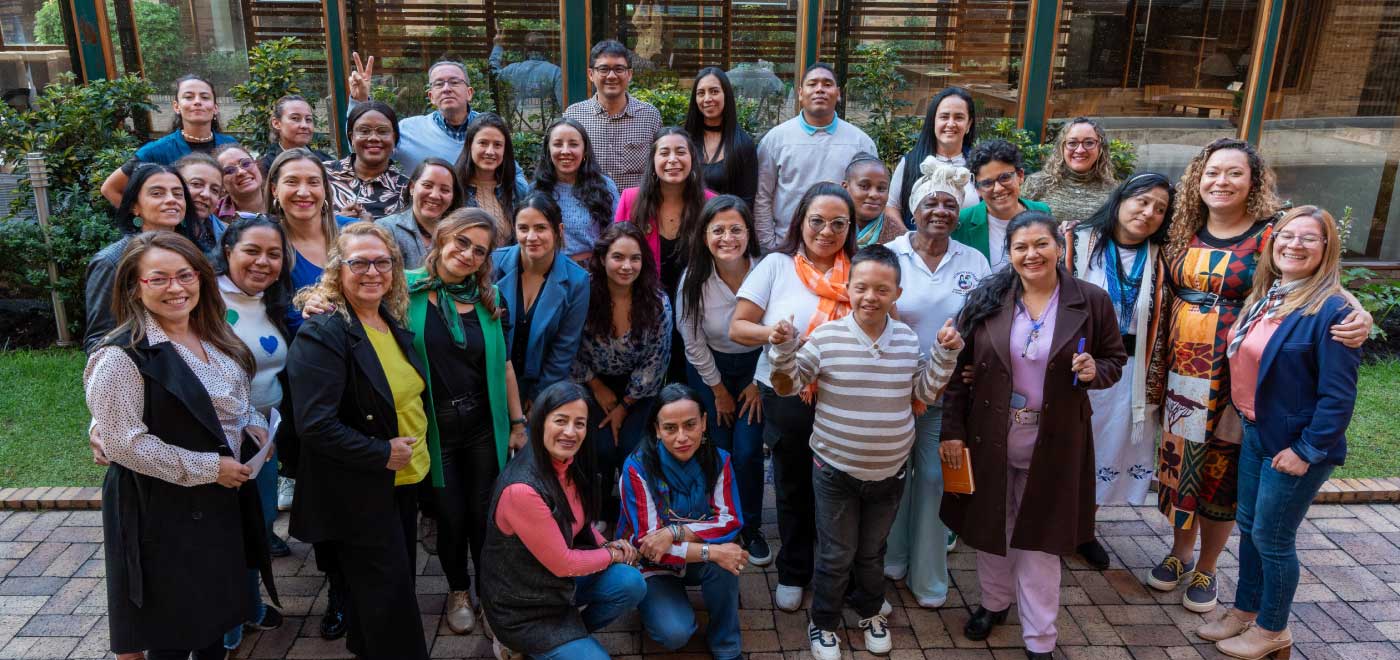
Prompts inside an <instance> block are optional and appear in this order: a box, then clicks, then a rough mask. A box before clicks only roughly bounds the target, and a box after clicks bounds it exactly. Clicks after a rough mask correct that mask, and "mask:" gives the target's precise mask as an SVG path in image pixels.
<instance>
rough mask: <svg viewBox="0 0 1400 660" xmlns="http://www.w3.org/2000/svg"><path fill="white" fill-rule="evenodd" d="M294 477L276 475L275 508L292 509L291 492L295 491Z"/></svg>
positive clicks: (281, 509)
mask: <svg viewBox="0 0 1400 660" xmlns="http://www.w3.org/2000/svg"><path fill="white" fill-rule="evenodd" d="M296 488H297V482H296V479H288V478H286V477H277V510H278V511H291V510H292V494H293V493H295V492H296Z"/></svg>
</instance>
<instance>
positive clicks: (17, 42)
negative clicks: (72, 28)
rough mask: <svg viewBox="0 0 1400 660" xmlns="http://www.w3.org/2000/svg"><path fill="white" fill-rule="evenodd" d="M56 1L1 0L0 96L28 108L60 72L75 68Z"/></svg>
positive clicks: (13, 103) (13, 104) (16, 106)
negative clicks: (70, 59)
mask: <svg viewBox="0 0 1400 660" xmlns="http://www.w3.org/2000/svg"><path fill="white" fill-rule="evenodd" d="M72 70H73V65H72V63H71V62H70V61H69V55H68V46H67V44H66V40H65V39H64V36H63V22H62V18H61V17H60V15H59V5H58V2H57V1H56V0H48V2H45V1H44V0H7V1H6V2H3V3H0V95H3V100H4V102H5V103H8V104H10V105H11V106H13V107H15V108H20V109H27V108H28V107H29V104H30V103H31V101H32V100H33V99H34V98H35V97H36V96H38V93H39V92H40V91H41V90H43V89H44V87H45V86H46V85H48V84H49V83H50V82H52V81H54V80H55V79H57V78H58V75H59V74H60V73H63V72H65V71H72Z"/></svg>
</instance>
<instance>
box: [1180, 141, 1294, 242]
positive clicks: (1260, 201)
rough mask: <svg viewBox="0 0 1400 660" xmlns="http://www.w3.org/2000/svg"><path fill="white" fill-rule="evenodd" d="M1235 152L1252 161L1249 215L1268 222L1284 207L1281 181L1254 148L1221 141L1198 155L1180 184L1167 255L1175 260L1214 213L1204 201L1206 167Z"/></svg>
mask: <svg viewBox="0 0 1400 660" xmlns="http://www.w3.org/2000/svg"><path fill="white" fill-rule="evenodd" d="M1229 149H1233V150H1235V151H1239V152H1242V153H1244V155H1245V158H1247V159H1248V160H1249V197H1248V198H1246V200H1245V202H1246V207H1245V213H1246V214H1248V215H1249V217H1251V218H1254V219H1256V220H1259V219H1263V218H1267V217H1269V216H1271V215H1273V214H1275V213H1277V212H1278V210H1279V209H1280V208H1281V207H1282V206H1283V202H1281V201H1279V198H1278V180H1277V179H1276V178H1275V177H1274V171H1273V169H1271V168H1270V167H1269V166H1268V165H1267V164H1266V163H1265V162H1264V157H1263V156H1260V155H1259V151H1258V150H1257V149H1255V148H1254V145H1252V144H1250V143H1248V142H1245V141H1244V140H1236V139H1234V138H1220V139H1218V140H1216V141H1214V142H1212V143H1210V144H1208V145H1206V147H1205V148H1204V149H1202V150H1201V153H1198V154H1196V157H1195V158H1192V159H1191V162H1190V163H1188V164H1187V165H1186V172H1185V173H1183V174H1182V175H1181V181H1180V182H1178V183H1177V184H1176V212H1175V213H1174V214H1173V217H1172V224H1171V229H1170V230H1168V232H1167V245H1166V252H1167V257H1168V258H1173V257H1175V256H1176V255H1179V254H1181V253H1183V252H1185V251H1186V248H1187V246H1189V245H1191V238H1192V237H1193V236H1195V235H1196V232H1198V231H1200V230H1201V227H1204V226H1205V225H1206V218H1208V217H1209V216H1210V212H1209V210H1208V209H1206V203H1205V201H1204V200H1202V199H1201V175H1202V173H1204V172H1205V169H1206V163H1207V162H1208V161H1210V157H1211V156H1213V155H1215V153H1216V152H1217V151H1226V150H1229Z"/></svg>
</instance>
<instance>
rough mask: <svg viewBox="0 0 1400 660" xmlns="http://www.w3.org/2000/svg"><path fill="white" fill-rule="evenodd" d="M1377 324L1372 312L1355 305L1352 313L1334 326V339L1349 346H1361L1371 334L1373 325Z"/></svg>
mask: <svg viewBox="0 0 1400 660" xmlns="http://www.w3.org/2000/svg"><path fill="white" fill-rule="evenodd" d="M1375 324H1376V323H1375V319H1374V318H1372V317H1371V313H1370V312H1368V311H1366V310H1365V309H1362V308H1361V307H1360V306H1357V305H1353V306H1352V310H1351V313H1349V314H1347V316H1346V318H1344V319H1342V322H1341V323H1339V324H1337V325H1334V326H1332V339H1333V340H1334V341H1337V342H1341V344H1342V345H1343V346H1346V347H1347V348H1361V345H1362V344H1364V343H1366V338H1367V337H1370V336H1371V327H1372V326H1374V325H1375Z"/></svg>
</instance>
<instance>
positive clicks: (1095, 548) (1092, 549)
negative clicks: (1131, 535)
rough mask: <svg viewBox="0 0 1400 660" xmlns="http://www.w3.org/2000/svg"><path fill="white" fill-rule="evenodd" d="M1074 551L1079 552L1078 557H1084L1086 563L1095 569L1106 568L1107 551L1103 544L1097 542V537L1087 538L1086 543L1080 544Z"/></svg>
mask: <svg viewBox="0 0 1400 660" xmlns="http://www.w3.org/2000/svg"><path fill="white" fill-rule="evenodd" d="M1075 551H1076V552H1078V553H1079V556H1080V557H1083V558H1084V562H1085V563H1086V564H1088V565H1089V566H1091V567H1093V568H1094V569H1095V570H1100V571H1103V570H1107V569H1108V551H1107V550H1104V548H1103V545H1102V544H1100V543H1099V540H1098V539H1089V542H1088V543H1083V544H1080V546H1079V547H1078V548H1076V549H1075Z"/></svg>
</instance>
